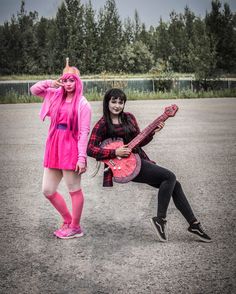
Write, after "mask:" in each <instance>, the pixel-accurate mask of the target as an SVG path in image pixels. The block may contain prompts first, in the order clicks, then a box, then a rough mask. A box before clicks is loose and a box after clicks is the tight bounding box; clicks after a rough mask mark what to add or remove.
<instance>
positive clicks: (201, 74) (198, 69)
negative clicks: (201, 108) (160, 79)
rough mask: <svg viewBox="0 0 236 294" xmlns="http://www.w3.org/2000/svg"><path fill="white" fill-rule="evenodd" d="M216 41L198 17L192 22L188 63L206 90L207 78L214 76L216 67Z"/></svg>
mask: <svg viewBox="0 0 236 294" xmlns="http://www.w3.org/2000/svg"><path fill="white" fill-rule="evenodd" d="M215 48H216V42H215V41H214V39H212V38H211V37H210V36H209V35H208V34H207V30H206V25H205V23H204V22H202V21H201V20H200V19H197V20H196V21H195V22H194V30H193V37H192V40H191V43H190V46H189V49H190V52H189V60H190V65H191V67H192V69H193V71H194V73H195V78H196V79H197V80H199V81H200V82H201V84H202V86H203V88H204V89H205V90H206V89H207V87H208V83H207V79H209V78H213V77H214V76H215V68H216V50H215Z"/></svg>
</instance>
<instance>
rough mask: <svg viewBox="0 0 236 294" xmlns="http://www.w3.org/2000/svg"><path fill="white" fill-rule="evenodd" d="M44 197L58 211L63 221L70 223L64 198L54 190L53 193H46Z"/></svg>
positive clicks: (69, 215)
mask: <svg viewBox="0 0 236 294" xmlns="http://www.w3.org/2000/svg"><path fill="white" fill-rule="evenodd" d="M46 197H47V199H48V200H49V201H50V202H51V203H52V205H53V206H54V207H55V208H56V210H57V211H58V212H59V213H60V215H61V216H62V218H63V220H64V222H65V223H67V224H70V223H71V219H72V217H71V214H70V212H69V210H68V208H67V205H66V202H65V200H64V198H63V197H62V196H61V195H60V194H59V193H58V192H55V193H54V194H52V195H48V196H46Z"/></svg>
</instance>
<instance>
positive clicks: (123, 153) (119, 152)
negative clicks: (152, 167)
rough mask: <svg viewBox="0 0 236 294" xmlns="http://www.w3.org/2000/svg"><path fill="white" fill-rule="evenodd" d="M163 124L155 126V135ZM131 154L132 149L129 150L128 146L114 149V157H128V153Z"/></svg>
mask: <svg viewBox="0 0 236 294" xmlns="http://www.w3.org/2000/svg"><path fill="white" fill-rule="evenodd" d="M164 125H165V123H164V122H160V124H159V125H158V126H157V128H156V129H155V130H154V132H155V133H157V132H159V131H160V130H161V129H162V128H163V127H164ZM131 152H132V149H131V148H129V145H128V144H127V145H123V146H121V147H119V148H117V149H116V156H117V157H129V156H130V153H131Z"/></svg>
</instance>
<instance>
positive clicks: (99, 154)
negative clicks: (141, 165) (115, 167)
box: [87, 112, 153, 187]
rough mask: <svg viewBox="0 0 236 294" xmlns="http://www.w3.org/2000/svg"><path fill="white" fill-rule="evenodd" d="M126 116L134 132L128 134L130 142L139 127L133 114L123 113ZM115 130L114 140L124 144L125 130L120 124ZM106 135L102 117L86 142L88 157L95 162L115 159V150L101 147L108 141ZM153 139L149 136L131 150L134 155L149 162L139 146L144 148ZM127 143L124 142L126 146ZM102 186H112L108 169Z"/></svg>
mask: <svg viewBox="0 0 236 294" xmlns="http://www.w3.org/2000/svg"><path fill="white" fill-rule="evenodd" d="M124 114H125V115H126V116H127V119H128V121H129V122H130V123H132V125H133V127H134V131H133V132H132V133H130V134H129V135H130V138H131V140H132V139H133V138H134V137H136V136H137V135H138V134H139V133H140V129H139V126H138V124H137V121H136V119H135V117H134V115H133V114H131V113H128V112H125V113H124ZM114 128H115V137H116V138H122V139H123V140H124V142H125V130H124V127H123V126H122V124H118V125H114ZM109 138H110V137H109V135H108V129H107V125H106V122H105V119H104V117H102V118H101V119H100V120H99V121H98V122H97V123H96V124H95V126H94V127H93V130H92V133H91V135H90V139H89V142H88V149H87V153H88V156H91V157H94V158H96V160H98V161H99V160H103V159H111V158H115V157H116V155H115V149H105V148H102V147H101V143H102V142H103V141H104V140H106V139H109ZM152 138H153V135H150V136H149V137H147V138H146V139H145V140H143V141H142V142H141V143H140V144H139V146H138V147H136V148H135V149H133V150H132V152H134V153H138V154H139V155H140V157H141V158H143V159H146V160H150V159H149V158H148V156H147V154H146V153H145V152H144V151H143V150H142V148H141V146H145V145H146V144H148V143H149V142H150V141H151V140H152ZM131 140H130V141H131ZM127 143H129V142H125V144H127ZM103 186H104V187H111V186H113V181H112V171H111V170H110V169H108V170H106V171H104V177H103Z"/></svg>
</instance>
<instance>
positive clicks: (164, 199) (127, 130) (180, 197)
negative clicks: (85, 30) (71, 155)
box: [87, 88, 211, 242]
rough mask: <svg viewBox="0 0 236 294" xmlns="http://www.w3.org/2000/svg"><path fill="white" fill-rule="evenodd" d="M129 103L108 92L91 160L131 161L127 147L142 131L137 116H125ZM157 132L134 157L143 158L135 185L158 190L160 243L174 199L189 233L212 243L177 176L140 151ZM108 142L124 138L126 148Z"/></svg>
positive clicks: (108, 174)
mask: <svg viewBox="0 0 236 294" xmlns="http://www.w3.org/2000/svg"><path fill="white" fill-rule="evenodd" d="M126 100H127V98H126V95H125V93H124V92H123V91H121V90H120V89H116V88H114V89H111V90H109V91H107V93H106V94H105V96H104V100H103V116H102V117H101V118H100V120H99V121H98V122H97V123H96V124H95V126H94V128H93V130H92V133H91V136H90V139H89V143H88V149H87V153H88V156H91V157H94V158H96V160H98V161H99V160H104V159H112V158H116V157H128V156H129V155H130V153H131V149H130V148H129V147H128V146H127V145H126V144H128V143H129V142H130V141H131V140H132V139H133V138H134V137H136V136H137V134H139V133H140V129H139V126H138V124H137V121H136V119H135V117H134V115H133V114H131V113H128V112H124V107H125V103H126ZM163 126H164V123H160V125H159V126H158V128H157V129H156V130H155V132H157V131H160V130H161V129H162V127H163ZM155 132H153V134H151V135H150V136H149V137H148V138H146V139H145V140H143V141H142V142H141V143H140V144H139V146H138V147H136V148H135V149H133V150H132V152H133V153H138V154H139V156H140V158H141V170H140V172H139V174H138V175H137V176H136V177H135V178H134V179H133V180H132V181H133V182H138V183H145V184H148V185H150V186H152V187H154V188H158V189H159V191H158V208H157V216H155V217H153V218H151V223H152V225H153V228H154V230H155V233H156V234H157V236H158V238H159V240H160V241H162V242H166V241H167V240H168V237H167V228H166V223H167V221H166V214H167V209H168V205H169V202H170V199H171V197H172V198H173V201H174V204H175V206H176V207H177V209H179V211H180V212H181V213H182V215H183V216H184V218H185V219H186V220H187V222H188V223H189V228H188V231H189V232H190V233H192V234H194V235H195V236H197V237H198V238H199V239H201V240H202V241H204V242H211V238H210V237H209V236H208V235H207V234H206V233H205V232H204V231H203V228H202V226H201V224H200V222H199V221H198V220H197V219H196V217H195V216H194V213H193V211H192V209H191V207H190V204H189V202H188V200H187V198H186V196H185V194H184V192H183V190H182V187H181V184H180V183H179V182H178V181H177V180H176V176H175V174H174V173H173V172H171V171H169V170H168V169H165V168H163V167H160V166H158V165H157V164H155V163H154V162H153V161H151V160H150V159H149V158H148V156H147V155H146V153H145V152H144V151H143V150H142V148H141V147H142V146H144V145H146V144H148V143H149V142H150V141H151V140H152V138H153V135H154V134H155ZM108 138H122V139H123V141H124V144H125V145H123V146H121V147H119V148H116V149H105V148H103V147H101V143H102V142H103V141H104V140H106V139H108ZM112 185H113V183H112V171H111V170H110V169H108V168H106V169H105V170H104V181H103V186H108V187H109V186H112Z"/></svg>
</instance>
